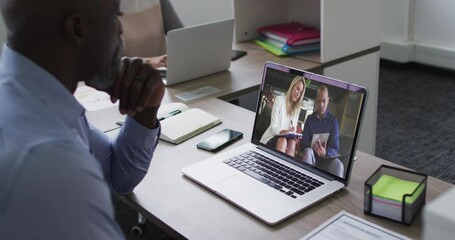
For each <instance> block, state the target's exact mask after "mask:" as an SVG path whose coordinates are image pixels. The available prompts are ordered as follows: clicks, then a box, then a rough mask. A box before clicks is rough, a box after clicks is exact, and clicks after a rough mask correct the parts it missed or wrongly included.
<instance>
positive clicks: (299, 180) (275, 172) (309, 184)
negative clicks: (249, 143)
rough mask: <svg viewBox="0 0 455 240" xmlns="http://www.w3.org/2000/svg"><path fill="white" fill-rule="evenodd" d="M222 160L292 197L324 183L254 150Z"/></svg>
mask: <svg viewBox="0 0 455 240" xmlns="http://www.w3.org/2000/svg"><path fill="white" fill-rule="evenodd" d="M223 162H224V163H226V164H227V165H229V166H231V167H233V168H235V169H237V170H239V171H241V172H244V173H245V174H247V175H249V176H251V177H253V178H255V179H257V180H259V181H261V182H263V183H264V184H267V185H268V186H270V187H272V188H274V189H276V190H278V191H280V192H282V193H284V194H286V195H288V196H290V197H292V198H297V197H298V196H302V195H304V194H305V193H308V192H310V191H312V190H313V189H315V188H317V187H319V186H321V185H323V184H324V183H323V182H321V181H319V180H316V179H314V178H312V177H310V176H308V175H306V174H304V173H301V172H298V171H296V170H294V169H292V168H290V167H288V166H286V165H283V164H281V163H279V162H277V161H275V160H273V159H270V158H268V157H266V156H264V155H262V154H260V153H257V152H254V151H248V152H245V153H242V154H239V155H237V156H235V157H232V158H230V159H227V160H224V161H223Z"/></svg>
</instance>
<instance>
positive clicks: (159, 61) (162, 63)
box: [143, 55, 167, 68]
mask: <svg viewBox="0 0 455 240" xmlns="http://www.w3.org/2000/svg"><path fill="white" fill-rule="evenodd" d="M143 60H144V62H145V63H147V64H149V65H150V66H152V67H154V68H159V67H166V66H167V55H161V56H158V57H150V58H143Z"/></svg>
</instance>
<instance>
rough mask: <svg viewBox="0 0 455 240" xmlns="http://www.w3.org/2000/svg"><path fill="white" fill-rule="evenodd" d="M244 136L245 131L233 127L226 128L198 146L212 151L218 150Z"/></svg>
mask: <svg viewBox="0 0 455 240" xmlns="http://www.w3.org/2000/svg"><path fill="white" fill-rule="evenodd" d="M242 137H243V133H241V132H239V131H235V130H232V129H224V130H222V131H220V132H218V133H216V134H215V135H212V136H210V137H208V138H206V139H204V140H203V141H202V142H200V143H198V144H197V147H198V148H200V149H204V150H207V151H210V152H218V151H219V150H221V149H223V148H225V147H227V146H228V145H230V144H232V143H233V142H235V141H236V140H238V139H240V138H242Z"/></svg>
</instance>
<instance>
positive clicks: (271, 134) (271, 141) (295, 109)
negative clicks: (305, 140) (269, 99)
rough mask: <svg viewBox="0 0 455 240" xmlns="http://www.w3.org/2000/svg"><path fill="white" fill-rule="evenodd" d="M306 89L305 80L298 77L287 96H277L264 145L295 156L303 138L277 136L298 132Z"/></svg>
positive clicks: (263, 138) (265, 133) (292, 83)
mask: <svg viewBox="0 0 455 240" xmlns="http://www.w3.org/2000/svg"><path fill="white" fill-rule="evenodd" d="M305 88H306V83H305V79H304V78H303V77H301V76H296V77H295V78H294V79H293V80H292V82H291V85H290V86H289V88H288V91H287V92H286V94H285V95H283V96H275V100H274V103H273V108H272V114H271V121H270V126H269V127H268V128H267V130H265V132H264V135H262V138H261V142H262V143H265V144H267V145H269V146H275V148H276V149H277V150H279V151H281V152H284V153H287V154H289V155H290V156H294V155H295V146H296V143H297V142H298V141H299V140H300V139H301V137H279V136H276V135H278V134H287V133H291V132H296V130H297V123H298V120H299V114H300V107H301V105H302V99H303V96H304V95H305Z"/></svg>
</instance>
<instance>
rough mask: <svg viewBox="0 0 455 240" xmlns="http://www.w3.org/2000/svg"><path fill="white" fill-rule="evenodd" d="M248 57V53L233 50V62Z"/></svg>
mask: <svg viewBox="0 0 455 240" xmlns="http://www.w3.org/2000/svg"><path fill="white" fill-rule="evenodd" d="M245 55H246V51H242V50H232V55H231V61H235V60H237V59H239V58H241V57H243V56H245Z"/></svg>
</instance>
